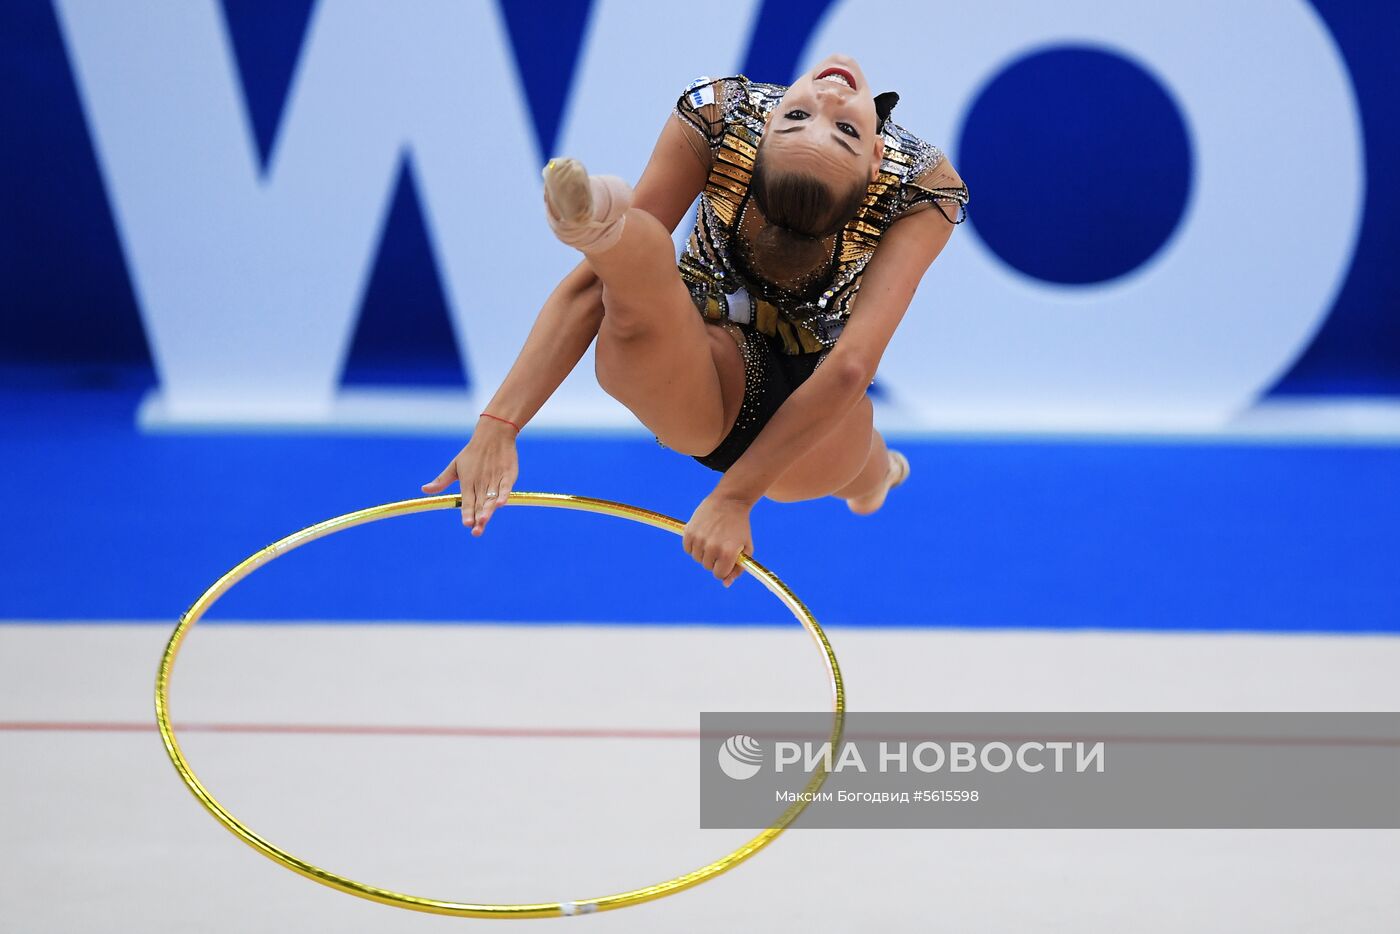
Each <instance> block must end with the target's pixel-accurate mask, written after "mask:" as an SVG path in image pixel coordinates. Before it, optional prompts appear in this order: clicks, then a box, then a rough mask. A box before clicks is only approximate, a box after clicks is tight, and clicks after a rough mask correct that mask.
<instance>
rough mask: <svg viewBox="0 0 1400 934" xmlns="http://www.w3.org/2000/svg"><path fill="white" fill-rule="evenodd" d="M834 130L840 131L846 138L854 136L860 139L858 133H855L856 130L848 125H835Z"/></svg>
mask: <svg viewBox="0 0 1400 934" xmlns="http://www.w3.org/2000/svg"><path fill="white" fill-rule="evenodd" d="M836 129H838V130H840V131H841V132H842V133H845V134H846V135H847V136H854V137H855V138H856V139H860V133H858V132H857V131H856V128H855V127H853V126H851V125H850V124H849V123H837V124H836Z"/></svg>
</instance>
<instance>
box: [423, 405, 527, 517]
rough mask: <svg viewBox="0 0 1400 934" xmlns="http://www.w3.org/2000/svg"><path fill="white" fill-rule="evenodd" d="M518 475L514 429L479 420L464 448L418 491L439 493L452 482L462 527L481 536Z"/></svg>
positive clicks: (505, 424)
mask: <svg viewBox="0 0 1400 934" xmlns="http://www.w3.org/2000/svg"><path fill="white" fill-rule="evenodd" d="M519 475H520V461H519V459H518V458H517V456H516V453H515V431H514V428H513V427H512V426H511V425H509V424H507V423H505V422H498V421H493V420H491V419H489V418H484V417H483V418H481V419H479V420H478V421H477V424H476V430H475V431H473V432H472V436H471V440H469V441H468V442H467V446H466V447H464V448H462V450H461V451H459V452H458V453H457V456H456V457H454V458H453V459H452V461H451V463H449V464H448V465H447V466H446V467H444V468H443V469H442V473H440V474H438V475H437V479H436V480H434V481H432V482H431V483H425V484H423V486H422V488H421V489H422V490H423V492H424V493H441V492H442V491H443V490H445V489H447V488H448V487H449V486H451V485H452V482H453V481H454V480H455V481H457V482H458V483H460V484H461V487H462V524H463V525H465V526H467V527H469V528H470V529H471V530H472V534H473V535H481V534H482V533H483V532H484V531H486V523H487V522H489V521H491V515H492V514H493V513H494V512H495V511H496V507H497V506H500V505H502V504H503V503H505V501H506V497H507V496H509V495H510V489H511V487H512V486H514V485H515V478H516V477H518V476H519Z"/></svg>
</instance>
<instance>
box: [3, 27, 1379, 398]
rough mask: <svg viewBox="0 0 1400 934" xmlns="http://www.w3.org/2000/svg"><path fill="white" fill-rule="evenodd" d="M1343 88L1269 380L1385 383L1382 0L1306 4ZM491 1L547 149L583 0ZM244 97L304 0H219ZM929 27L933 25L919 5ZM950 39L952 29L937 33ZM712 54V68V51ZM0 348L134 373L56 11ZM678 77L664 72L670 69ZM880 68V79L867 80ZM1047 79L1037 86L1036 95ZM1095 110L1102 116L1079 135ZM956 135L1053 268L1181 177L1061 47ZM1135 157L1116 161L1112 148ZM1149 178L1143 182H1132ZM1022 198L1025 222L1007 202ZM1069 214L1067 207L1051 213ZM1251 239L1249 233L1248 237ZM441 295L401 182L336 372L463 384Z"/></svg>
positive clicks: (1054, 277)
mask: <svg viewBox="0 0 1400 934" xmlns="http://www.w3.org/2000/svg"><path fill="white" fill-rule="evenodd" d="M1315 4H1316V7H1317V10H1318V12H1319V13H1320V14H1321V15H1322V17H1323V18H1324V20H1325V22H1326V25H1327V27H1328V28H1329V29H1330V30H1331V32H1332V35H1333V37H1334V38H1335V40H1336V42H1337V44H1338V46H1339V47H1340V49H1341V52H1342V55H1343V56H1344V58H1345V61H1346V65H1347V68H1348V70H1349V72H1350V75H1351V78H1352V81H1353V83H1354V87H1355V92H1356V96H1357V99H1358V101H1359V104H1360V110H1361V118H1362V122H1363V127H1364V134H1365V154H1366V186H1367V187H1366V202H1365V209H1364V218H1363V222H1362V228H1361V233H1360V238H1359V241H1358V243H1357V246H1356V250H1355V255H1354V257H1353V260H1352V263H1351V268H1350V271H1349V273H1348V275H1347V277H1346V279H1345V284H1344V286H1343V288H1342V290H1341V291H1340V293H1339V295H1338V298H1337V300H1336V303H1335V306H1334V308H1333V309H1332V311H1331V313H1330V315H1329V317H1328V318H1327V320H1326V323H1325V325H1324V326H1323V327H1322V328H1321V330H1320V331H1319V332H1318V333H1317V335H1316V338H1315V339H1314V340H1313V342H1312V344H1311V345H1310V346H1309V347H1308V348H1307V350H1306V352H1305V353H1304V354H1303V355H1302V356H1301V357H1300V358H1299V359H1298V360H1297V361H1296V363H1295V364H1294V365H1293V366H1292V368H1291V369H1290V370H1289V371H1288V372H1287V373H1286V374H1285V375H1284V376H1283V377H1282V378H1281V379H1280V380H1279V381H1278V383H1277V384H1276V385H1275V387H1274V388H1273V390H1272V392H1273V393H1274V394H1290V393H1291V394H1298V393H1308V394H1314V393H1363V394H1372V393H1386V394H1395V393H1400V315H1397V314H1396V313H1395V309H1396V308H1397V307H1400V267H1397V265H1396V264H1395V263H1394V262H1393V257H1394V256H1396V255H1397V254H1400V224H1397V222H1396V220H1395V218H1397V217H1400V180H1397V178H1396V175H1395V173H1394V171H1393V165H1394V162H1395V159H1396V156H1397V155H1400V128H1397V125H1398V123H1400V122H1398V121H1397V120H1396V116H1397V108H1396V106H1395V102H1396V91H1395V88H1396V87H1400V80H1398V79H1400V66H1397V58H1396V56H1395V54H1394V48H1395V44H1396V42H1397V40H1400V7H1397V6H1396V5H1394V4H1370V3H1352V2H1347V0H1315ZM548 6H549V7H550V10H549V15H547V16H545V15H541V8H540V4H537V3H532V4H516V3H507V2H502V4H501V10H502V13H503V17H504V20H505V22H506V23H507V25H508V28H509V33H510V40H511V45H512V52H513V55H514V60H515V62H516V64H517V66H518V68H519V72H520V78H521V82H522V86H523V88H524V89H525V93H526V96H527V98H528V101H529V106H530V109H531V117H532V122H533V128H534V131H535V136H536V140H537V143H538V152H537V156H538V157H539V158H540V159H541V160H543V159H544V158H545V157H546V156H547V155H548V154H551V153H552V152H553V146H554V143H555V139H556V134H557V132H558V129H559V126H560V119H561V114H562V113H563V112H564V108H565V105H566V102H567V101H568V99H569V95H570V93H571V90H572V79H573V76H574V70H575V64H576V62H577V60H578V54H579V49H580V45H581V41H582V37H583V35H584V34H585V30H586V27H587V23H588V20H589V16H590V13H591V12H592V11H591V4H590V2H588V0H559V2H553V3H550V4H548ZM828 6H829V4H827V3H822V2H798V0H766V2H764V3H763V4H762V5H761V7H760V9H759V13H758V16H757V18H756V20H755V23H754V27H753V29H752V38H751V39H750V42H749V46H748V49H747V51H746V53H745V54H744V56H743V61H744V71H745V73H747V74H749V75H750V76H752V77H756V78H761V79H765V80H774V81H784V82H785V81H787V80H789V79H790V78H791V77H792V75H793V72H794V70H795V68H796V63H797V61H798V57H799V56H800V55H801V54H802V51H803V49H804V47H805V45H806V43H807V40H808V38H809V36H811V34H812V33H813V31H814V30H815V29H816V28H817V26H818V25H819V23H820V21H821V17H822V16H823V14H824V13H825V12H826V10H827V7H828ZM222 7H223V11H224V14H225V18H226V22H227V26H228V31H229V35H230V37H231V40H232V45H233V49H234V52H235V56H236V60H237V64H238V70H239V74H240V77H241V81H242V86H243V92H244V95H245V98H246V104H247V108H248V112H249V115H250V118H251V122H252V125H253V128H254V131H255V134H256V139H257V144H258V147H259V150H260V153H261V155H262V157H263V159H264V160H266V158H267V154H268V152H269V149H270V147H271V145H272V141H273V140H274V139H275V137H276V134H277V130H278V125H279V119H280V117H281V115H282V109H283V104H284V101H285V98H286V96H287V90H288V85H289V82H290V80H291V76H292V74H293V70H294V66H295V64H296V61H297V56H298V53H299V51H300V48H301V45H302V41H303V37H304V34H305V30H306V27H307V23H308V21H309V18H310V15H311V12H312V9H313V7H314V3H313V2H311V0H276V2H274V0H266V2H264V0H223V3H222ZM929 17H930V24H935V23H936V20H937V16H936V10H934V9H932V8H931V9H930V12H929ZM949 41H956V38H955V37H952V38H950V40H949ZM717 67H722V63H719V64H717ZM0 68H3V73H2V76H3V80H0V121H3V125H4V126H5V127H6V128H8V131H9V132H8V133H7V138H8V145H6V146H5V147H3V148H0V185H3V186H4V187H3V190H2V191H0V195H2V196H3V200H4V204H5V205H6V210H5V212H4V213H3V215H0V283H3V286H0V288H2V289H3V293H2V294H0V333H3V335H4V336H3V339H0V359H3V360H5V361H8V362H12V363H13V362H40V363H83V364H94V365H120V366H128V367H135V368H136V369H137V371H138V373H144V374H145V375H146V377H147V378H148V379H153V377H151V376H150V372H151V371H150V367H151V356H150V352H149V349H148V346H147V343H146V339H145V337H144V335H143V333H142V327H141V322H140V316H139V313H138V311H137V307H136V302H135V299H134V296H133V291H132V287H131V282H130V279H129V277H128V275H127V270H126V267H125V264H124V262H123V257H122V251H121V246H120V244H119V241H118V238H117V234H116V230H115V227H114V223H113V219H112V213H111V210H110V208H109V205H108V201H107V198H106V195H105V193H104V191H103V185H102V181H101V177H100V175H99V172H98V168H97V164H96V161H95V157H94V152H93V146H92V141H91V139H90V135H89V132H88V128H87V125H86V123H85V121H84V117H83V113H82V110H81V107H80V104H79V101H78V96H77V92H76V89H75V84H74V79H73V75H72V72H71V69H70V65H69V62H68V59H67V56H66V53H65V49H64V44H63V40H62V37H61V34H60V31H59V28H58V24H57V21H56V17H55V14H54V11H53V9H52V8H51V7H50V6H49V4H48V3H47V2H43V0H17V2H11V3H6V4H4V5H0ZM689 77H691V76H690V75H673V76H669V80H670V81H671V82H672V83H676V84H679V83H682V82H684V81H685V80H688V78H689ZM877 77H878V76H877ZM1051 89H1053V92H1052V90H1051ZM1093 126H1112V127H1114V128H1115V130H1116V132H1115V133H1113V134H1101V133H1092V132H1086V128H1087V127H1093ZM949 142H955V143H956V145H957V151H958V152H959V158H960V166H959V167H960V170H961V171H962V173H963V175H964V176H965V177H967V178H968V179H969V180H975V182H976V187H975V190H976V193H977V195H976V197H977V201H976V205H975V210H974V212H973V223H974V224H975V225H976V226H977V229H978V233H979V234H980V235H981V236H982V237H983V239H984V240H985V241H986V242H987V243H988V244H989V245H990V246H991V247H992V248H993V249H994V250H995V251H996V252H997V254H998V255H1000V256H1001V257H1002V259H1004V260H1005V261H1007V262H1008V263H1009V264H1010V265H1012V266H1014V267H1016V268H1018V269H1020V270H1021V271H1022V272H1025V273H1027V274H1028V275H1032V276H1035V277H1038V278H1042V279H1045V280H1047V281H1051V282H1073V283H1083V282H1094V281H1100V280H1106V279H1109V278H1112V277H1113V276H1116V275H1119V274H1121V273H1123V272H1125V271H1127V270H1130V269H1132V268H1134V267H1136V266H1137V265H1139V264H1141V263H1142V262H1144V261H1145V259H1146V258H1148V257H1149V256H1150V255H1151V254H1152V253H1153V252H1154V251H1155V250H1156V249H1157V248H1158V247H1159V246H1160V245H1161V244H1162V243H1163V242H1164V241H1165V240H1166V238H1167V237H1168V236H1169V235H1170V233H1171V231H1172V229H1173V228H1174V227H1175V225H1176V223H1177V221H1178V220H1179V218H1180V216H1181V213H1182V209H1183V205H1184V203H1185V199H1186V196H1187V192H1188V190H1189V187H1190V184H1191V173H1192V165H1191V157H1190V152H1189V148H1188V147H1187V145H1186V141H1185V135H1184V130H1183V128H1182V123H1181V117H1180V115H1179V114H1178V113H1177V112H1176V110H1175V108H1174V107H1173V105H1172V103H1171V101H1170V100H1169V99H1168V98H1167V97H1166V96H1165V95H1164V94H1163V92H1162V90H1161V88H1160V87H1159V86H1157V85H1156V84H1155V82H1153V81H1152V79H1151V78H1150V77H1148V76H1147V75H1146V74H1144V73H1142V72H1141V71H1139V70H1137V69H1136V66H1134V65H1132V64H1131V63H1129V62H1127V61H1126V60H1124V59H1119V58H1116V57H1114V56H1111V55H1108V54H1105V53H1104V52H1102V51H1096V50H1093V49H1088V48H1076V47H1073V46H1070V47H1066V48H1062V49H1051V50H1046V51H1042V52H1039V53H1038V54H1035V55H1032V56H1030V57H1028V58H1025V59H1022V60H1020V61H1018V62H1016V63H1014V64H1012V65H1011V66H1009V67H1008V68H1007V69H1006V70H1005V71H1003V73H1002V74H1001V75H999V76H998V77H997V78H996V79H995V80H993V81H992V82H991V83H990V84H989V85H988V86H987V87H986V88H985V90H984V91H983V93H982V94H981V96H980V98H979V99H978V100H977V101H976V102H975V103H974V105H973V106H972V108H971V110H970V111H969V116H968V119H967V121H966V125H965V128H964V131H963V138H962V139H960V140H957V141H949ZM1047 156H1048V157H1051V158H1067V157H1068V158H1075V159H1078V160H1080V164H1086V165H1090V166H1093V167H1094V171H1092V172H1083V173H1077V174H1076V175H1075V176H1074V177H1072V178H1068V179H1065V180H1064V183H1063V184H1057V185H1055V186H1053V188H1052V189H1047V188H1044V187H1038V188H1036V190H1034V191H1032V190H1029V189H1028V188H1027V186H1028V185H1029V184H1031V181H1030V180H1032V179H1035V178H1037V177H1038V175H1037V172H1036V171H1035V163H1037V162H1039V161H1041V160H1044V159H1045V158H1047ZM1129 156H1131V158H1129ZM1281 157H1282V158H1292V159H1295V160H1296V162H1297V165H1298V185H1299V192H1280V193H1279V197H1280V198H1287V199H1292V200H1295V201H1296V202H1297V208H1298V215H1299V218H1300V222H1305V219H1306V216H1307V212H1308V204H1309V201H1310V199H1316V198H1325V197H1327V193H1326V186H1327V181H1328V178H1327V175H1328V167H1327V166H1326V165H1315V164H1312V163H1310V162H1309V160H1308V159H1307V154H1306V153H1296V154H1281ZM1144 191H1150V192H1151V193H1152V195H1151V197H1146V198H1144V197H1143V196H1142V193H1143V192H1144ZM1027 199H1033V203H1035V204H1036V205H1037V206H1038V210H1037V211H1035V212H1032V213H1031V214H1030V215H1029V216H1028V215H1027V213H1026V212H1025V211H1021V210H1017V206H1018V205H1024V204H1025V203H1027ZM1067 217H1068V218H1072V222H1071V223H1068V224H1065V223H1063V221H1064V219H1065V218H1067ZM1246 248H1247V247H1246ZM449 335H450V330H449V324H448V318H447V311H446V306H445V301H444V298H443V290H442V287H441V284H440V281H439V277H438V273H437V270H436V268H435V264H434V261H433V258H432V255H431V249H430V247H429V245H428V236H427V233H426V231H425V228H424V223H423V218H422V211H421V208H420V204H419V200H418V197H417V194H416V192H415V190H414V185H413V180H412V176H411V175H410V174H409V173H407V172H405V173H404V174H403V175H402V176H401V177H400V181H399V185H398V190H397V192H396V194H395V196H394V199H393V202H392V208H391V210H390V212H389V216H388V220H387V223H386V225H385V228H384V231H383V236H382V239H381V243H380V246H379V248H378V254H377V259H376V261H375V264H374V267H373V271H372V274H371V278H370V283H369V286H368V289H367V290H366V293H365V297H364V301H363V305H362V309H361V314H360V321H359V326H358V330H357V332H356V337H355V341H354V345H353V349H352V351H351V355H350V359H349V363H348V365H347V369H346V374H345V380H346V381H347V382H350V383H354V382H376V383H383V382H386V381H393V380H396V379H400V378H408V377H405V376H404V374H405V367H404V364H407V363H413V364H414V365H415V371H416V372H415V374H414V375H413V376H412V377H411V378H412V379H413V380H414V381H417V382H430V383H441V384H456V385H460V384H462V383H463V382H465V381H468V380H470V374H469V373H466V372H464V368H463V366H462V364H461V363H460V361H459V359H458V355H457V354H456V352H455V351H454V349H453V347H452V342H451V340H450V339H449Z"/></svg>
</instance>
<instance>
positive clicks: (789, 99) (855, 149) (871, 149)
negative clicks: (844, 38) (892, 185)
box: [762, 55, 885, 183]
mask: <svg viewBox="0 0 1400 934" xmlns="http://www.w3.org/2000/svg"><path fill="white" fill-rule="evenodd" d="M876 119H877V118H876V116H875V96H874V95H873V94H872V93H871V92H870V85H869V84H868V83H867V82H866V80H865V73H864V72H863V71H861V70H860V65H858V64H857V63H856V60H855V59H853V58H851V57H849V56H846V55H828V56H827V57H826V58H824V59H822V60H821V61H820V62H818V63H817V64H816V66H815V67H813V68H812V70H811V71H809V72H807V73H806V74H804V75H802V76H801V77H800V78H798V79H797V80H796V81H794V82H793V83H792V84H791V85H790V86H789V87H788V89H787V93H785V94H784V95H783V99H782V100H780V101H779V102H778V103H777V105H776V106H775V107H774V108H773V110H772V111H771V112H770V113H769V114H768V117H767V128H766V129H765V130H764V133H763V141H762V145H763V146H764V147H766V148H765V150H764V159H765V160H766V161H767V162H768V163H769V164H770V165H773V166H775V167H776V166H781V167H782V168H783V169H784V170H786V171H800V172H805V173H810V174H813V175H816V176H817V177H819V178H824V179H831V180H832V181H833V182H834V183H844V180H845V179H848V178H849V179H852V180H853V181H854V180H857V179H860V180H864V181H867V182H869V181H874V179H875V176H876V174H877V173H878V172H879V170H880V160H881V159H882V158H883V157H884V154H885V141H884V140H883V139H881V138H880V134H878V133H876V132H875V123H876Z"/></svg>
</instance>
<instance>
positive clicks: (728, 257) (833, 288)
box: [658, 75, 968, 472]
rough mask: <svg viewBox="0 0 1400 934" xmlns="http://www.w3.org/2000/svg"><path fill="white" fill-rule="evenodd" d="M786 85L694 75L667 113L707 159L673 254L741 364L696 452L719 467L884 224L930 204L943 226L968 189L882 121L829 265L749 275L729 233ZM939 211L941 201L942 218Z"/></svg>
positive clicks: (817, 329)
mask: <svg viewBox="0 0 1400 934" xmlns="http://www.w3.org/2000/svg"><path fill="white" fill-rule="evenodd" d="M786 90H787V88H786V87H785V86H783V85H780V84H768V83H765V82H760V81H750V80H749V79H748V78H746V77H745V76H743V75H732V76H729V77H725V78H708V77H705V78H698V79H696V80H695V81H693V82H691V84H690V85H689V86H687V87H686V88H685V90H684V91H683V92H682V93H681V95H680V97H679V99H678V100H677V101H676V105H675V115H676V116H677V117H678V118H679V119H680V120H681V121H682V122H683V123H685V124H686V125H687V126H689V127H690V128H691V129H693V130H694V131H695V135H694V136H692V137H691V141H692V143H693V144H694V145H695V148H696V151H697V153H699V154H701V155H702V158H705V159H706V161H707V162H708V163H709V165H710V173H709V176H708V178H707V179H706V183H705V188H704V190H703V191H702V192H701V194H700V199H699V205H698V207H697V209H696V212H695V228H694V230H693V231H692V233H691V235H690V238H689V240H688V242H687V243H686V247H685V250H684V252H683V253H682V254H681V256H680V259H679V261H678V262H679V268H680V274H681V278H682V280H684V282H685V284H686V286H687V288H688V289H689V291H690V296H691V298H692V300H693V301H694V302H695V306H696V308H697V309H699V311H700V313H701V314H702V315H704V316H705V318H706V319H707V320H710V321H712V322H714V323H716V324H720V325H722V326H723V327H725V328H726V329H727V330H730V331H731V333H732V334H733V335H734V338H735V341H736V342H737V343H738V344H739V347H740V351H741V353H742V354H743V357H744V363H745V382H744V399H743V404H742V406H741V408H740V410H739V415H738V418H737V419H736V420H735V423H734V425H733V427H732V428H731V429H730V431H729V433H728V434H727V436H726V437H725V438H724V440H723V441H721V442H720V444H719V446H718V447H716V448H715V450H713V451H712V452H710V453H709V454H707V455H704V456H696V457H695V459H696V460H698V461H699V462H700V463H702V464H704V465H705V466H707V467H709V468H711V469H713V470H718V471H721V472H723V471H725V470H728V469H729V467H730V466H731V465H732V464H733V463H734V461H736V460H738V459H739V457H740V455H742V454H743V453H744V451H745V450H747V448H748V446H749V445H750V444H751V443H752V442H753V440H754V438H756V437H758V434H759V432H760V431H762V429H763V426H764V425H765V424H767V422H768V420H769V419H770V418H772V416H773V414H774V413H775V412H776V411H777V410H778V408H779V407H780V406H781V405H782V403H783V401H784V400H786V399H787V397H788V396H789V395H791V394H792V393H793V392H794V391H795V390H796V389H797V387H798V386H800V385H801V384H802V383H803V382H804V381H805V380H806V379H807V377H809V376H810V375H811V374H812V372H813V371H814V370H815V369H816V368H817V366H818V365H820V364H821V362H822V360H824V359H825V358H826V354H827V352H828V351H830V350H831V348H832V347H833V346H834V345H835V343H836V340H837V338H838V337H840V335H841V331H842V329H843V328H844V327H845V325H846V320H847V318H848V317H849V316H850V314H851V308H852V304H853V302H854V299H855V297H856V293H857V292H858V291H859V290H860V281H861V273H862V272H864V270H865V266H866V264H867V263H868V262H869V261H870V258H871V257H872V256H873V255H874V254H875V248H876V246H878V245H879V242H880V237H881V236H882V235H883V234H884V232H885V231H886V230H888V229H889V227H890V225H891V224H893V223H894V222H895V221H896V220H898V219H899V218H901V217H903V216H905V215H906V214H909V213H910V212H912V211H915V210H925V209H932V208H937V209H938V210H939V211H942V212H943V215H944V217H946V218H947V219H948V220H949V221H950V222H951V223H954V224H957V223H961V222H962V221H963V220H964V219H965V217H966V205H967V202H968V191H967V187H966V186H965V185H963V184H962V183H961V180H958V184H957V185H956V186H955V187H949V186H945V185H942V184H941V183H943V182H948V181H952V180H955V179H957V176H956V175H955V174H951V175H950V174H949V173H948V171H947V168H946V166H945V165H944V162H945V159H944V156H943V153H942V151H941V150H939V149H938V147H937V146H934V145H932V144H930V143H927V142H925V141H924V140H922V139H920V138H919V137H917V136H915V135H913V134H912V133H910V132H908V131H907V130H905V129H904V128H903V127H901V126H899V125H898V124H897V123H895V122H893V121H892V120H889V119H884V120H883V121H882V124H881V134H882V136H883V138H884V141H885V152H884V160H883V162H882V163H881V165H880V170H879V174H878V175H877V176H876V178H875V180H874V181H873V182H871V183H870V184H869V186H868V188H867V190H866V195H865V200H864V201H863V202H862V204H861V206H860V209H859V210H858V211H857V212H856V216H855V217H854V218H852V219H851V220H850V222H849V223H847V224H846V226H845V227H844V228H843V229H842V230H841V231H840V232H838V233H837V235H836V238H835V242H834V246H833V252H832V255H831V257H830V259H829V261H828V262H827V263H826V264H825V265H824V266H822V267H821V268H819V269H817V270H814V271H813V272H811V273H809V274H808V275H806V277H805V278H801V279H798V280H794V281H788V282H785V283H782V284H779V283H776V282H773V281H770V280H768V279H766V278H764V277H763V276H760V275H757V274H755V273H754V272H753V271H752V265H753V264H752V263H749V262H745V258H744V256H743V249H742V247H743V243H742V238H741V237H740V235H739V233H740V231H741V230H743V229H744V220H745V216H746V212H747V209H748V207H749V204H750V198H749V182H750V181H751V179H752V177H753V164H754V158H755V157H756V155H757V153H758V144H759V140H760V139H761V138H762V135H763V127H764V118H765V117H766V116H767V114H768V113H769V112H770V111H771V110H772V109H773V108H774V107H776V106H777V104H778V102H779V101H780V100H782V97H783V94H784V92H786ZM945 176H947V177H945ZM945 207H951V209H952V212H953V213H952V214H951V216H950V215H949V212H948V210H945ZM658 443H659V440H658Z"/></svg>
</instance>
